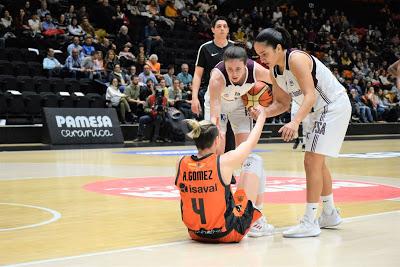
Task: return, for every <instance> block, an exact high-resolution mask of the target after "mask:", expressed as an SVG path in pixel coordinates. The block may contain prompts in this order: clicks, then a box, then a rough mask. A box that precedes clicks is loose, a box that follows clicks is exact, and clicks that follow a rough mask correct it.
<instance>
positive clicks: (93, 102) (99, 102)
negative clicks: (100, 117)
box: [86, 93, 106, 108]
mask: <svg viewBox="0 0 400 267" xmlns="http://www.w3.org/2000/svg"><path fill="white" fill-rule="evenodd" d="M86 96H87V97H88V98H89V103H90V107H91V108H105V107H106V99H105V98H104V96H102V95H99V94H95V93H89V94H87V95H86Z"/></svg>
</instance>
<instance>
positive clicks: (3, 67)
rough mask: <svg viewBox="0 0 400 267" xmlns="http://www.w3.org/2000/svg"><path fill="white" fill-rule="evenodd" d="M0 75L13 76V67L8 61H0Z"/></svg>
mask: <svg viewBox="0 0 400 267" xmlns="http://www.w3.org/2000/svg"><path fill="white" fill-rule="evenodd" d="M0 74H3V75H13V74H14V72H13V67H12V65H11V62H10V61H8V60H0Z"/></svg>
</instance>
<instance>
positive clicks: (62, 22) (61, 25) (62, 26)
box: [56, 14, 69, 32]
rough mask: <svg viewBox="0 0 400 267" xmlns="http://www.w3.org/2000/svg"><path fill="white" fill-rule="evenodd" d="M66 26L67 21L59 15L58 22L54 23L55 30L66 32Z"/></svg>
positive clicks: (63, 16)
mask: <svg viewBox="0 0 400 267" xmlns="http://www.w3.org/2000/svg"><path fill="white" fill-rule="evenodd" d="M68 26H69V25H68V24H67V21H66V20H65V15H64V14H61V15H60V18H59V19H58V21H56V27H57V29H60V30H63V31H64V32H65V31H66V30H67V28H68Z"/></svg>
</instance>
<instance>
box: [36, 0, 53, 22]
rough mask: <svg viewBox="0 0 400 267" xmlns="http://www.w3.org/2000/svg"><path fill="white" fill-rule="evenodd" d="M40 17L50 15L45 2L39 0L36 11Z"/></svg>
mask: <svg viewBox="0 0 400 267" xmlns="http://www.w3.org/2000/svg"><path fill="white" fill-rule="evenodd" d="M36 13H37V14H38V16H39V17H40V18H44V17H46V16H47V15H50V11H49V10H48V9H47V2H46V1H40V8H39V9H38V10H37V12H36Z"/></svg>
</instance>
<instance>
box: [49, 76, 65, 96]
mask: <svg viewBox="0 0 400 267" xmlns="http://www.w3.org/2000/svg"><path fill="white" fill-rule="evenodd" d="M49 83H50V86H51V89H52V91H53V92H54V93H57V92H65V91H66V87H65V83H64V80H63V79H61V78H55V77H52V78H49Z"/></svg>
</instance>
